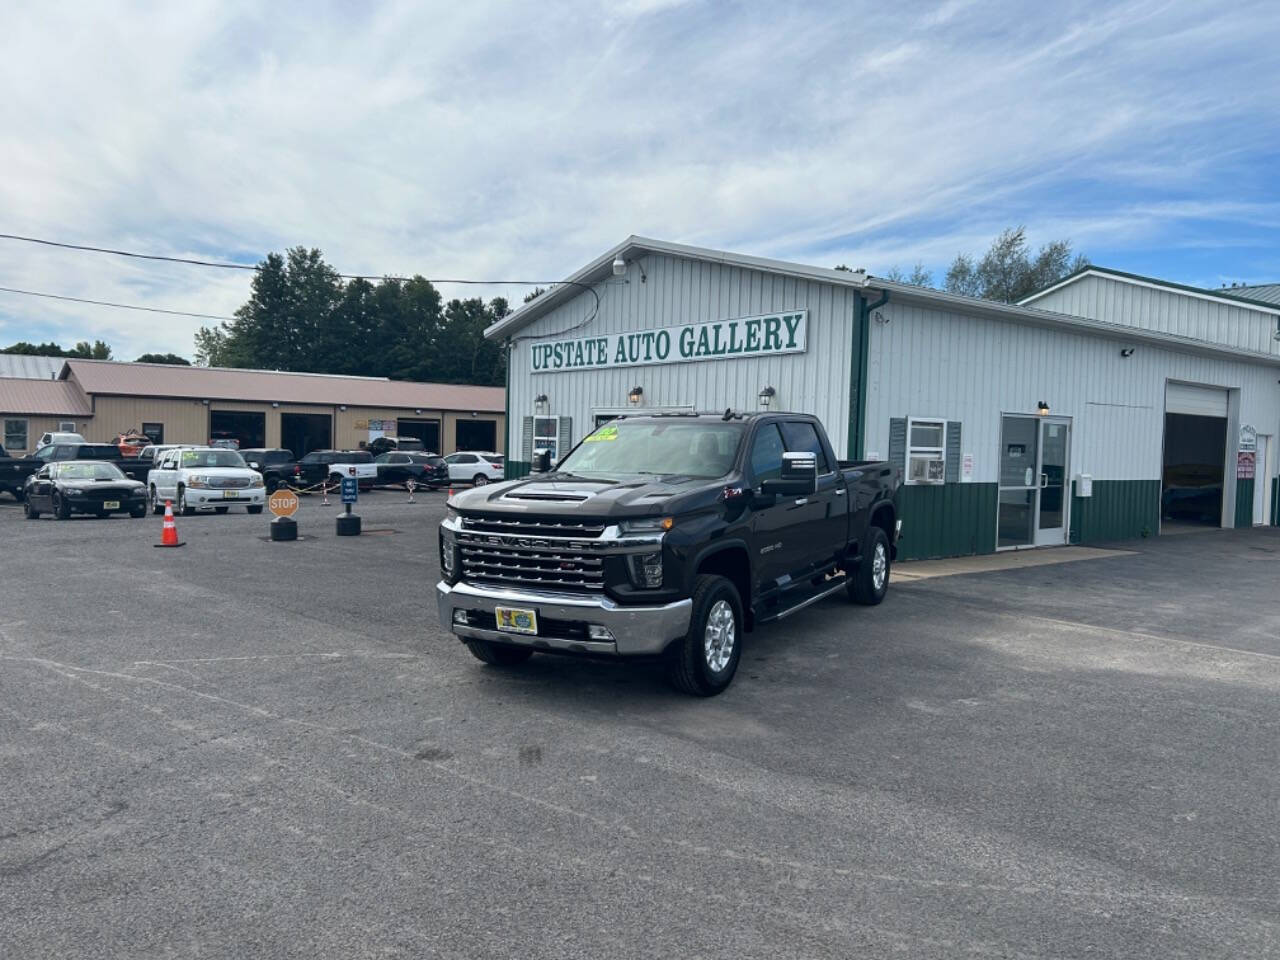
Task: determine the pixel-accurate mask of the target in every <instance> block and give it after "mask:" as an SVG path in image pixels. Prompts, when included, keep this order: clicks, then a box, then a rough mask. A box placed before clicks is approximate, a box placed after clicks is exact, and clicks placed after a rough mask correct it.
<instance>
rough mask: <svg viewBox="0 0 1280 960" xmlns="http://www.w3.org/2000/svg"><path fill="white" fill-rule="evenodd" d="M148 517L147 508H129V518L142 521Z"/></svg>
mask: <svg viewBox="0 0 1280 960" xmlns="http://www.w3.org/2000/svg"><path fill="white" fill-rule="evenodd" d="M146 515H147V508H146V507H145V506H142V507H130V508H129V516H131V517H133V519H135V520H141V519H142V518H143V517H145V516H146Z"/></svg>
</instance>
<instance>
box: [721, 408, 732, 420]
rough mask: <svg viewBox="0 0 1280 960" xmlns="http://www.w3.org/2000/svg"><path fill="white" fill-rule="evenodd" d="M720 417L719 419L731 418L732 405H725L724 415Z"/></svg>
mask: <svg viewBox="0 0 1280 960" xmlns="http://www.w3.org/2000/svg"><path fill="white" fill-rule="evenodd" d="M720 419H721V420H732V419H733V407H725V411H724V416H723V417H721V418H720Z"/></svg>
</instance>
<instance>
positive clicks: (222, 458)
mask: <svg viewBox="0 0 1280 960" xmlns="http://www.w3.org/2000/svg"><path fill="white" fill-rule="evenodd" d="M182 466H183V467H184V468H185V467H243V466H244V457H242V456H240V454H238V453H236V452H235V451H234V450H183V451H182Z"/></svg>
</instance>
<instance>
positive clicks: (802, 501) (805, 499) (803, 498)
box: [796, 497, 809, 507]
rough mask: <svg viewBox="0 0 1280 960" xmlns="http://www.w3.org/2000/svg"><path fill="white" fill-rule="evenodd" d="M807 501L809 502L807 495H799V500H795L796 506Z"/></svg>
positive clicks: (801, 505) (800, 505) (802, 504)
mask: <svg viewBox="0 0 1280 960" xmlns="http://www.w3.org/2000/svg"><path fill="white" fill-rule="evenodd" d="M808 502H809V498H808V497H801V498H800V499H799V500H797V501H796V506H797V507H803V506H804V505H805V504H806V503H808Z"/></svg>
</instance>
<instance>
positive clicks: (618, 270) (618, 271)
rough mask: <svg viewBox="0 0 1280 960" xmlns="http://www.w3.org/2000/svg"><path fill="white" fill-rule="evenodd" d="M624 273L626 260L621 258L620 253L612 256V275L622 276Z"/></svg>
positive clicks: (625, 271)
mask: <svg viewBox="0 0 1280 960" xmlns="http://www.w3.org/2000/svg"><path fill="white" fill-rule="evenodd" d="M626 273H627V261H625V260H623V259H622V257H621V256H620V255H619V256H616V257H614V258H613V275H614V276H615V277H622V276H626Z"/></svg>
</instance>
